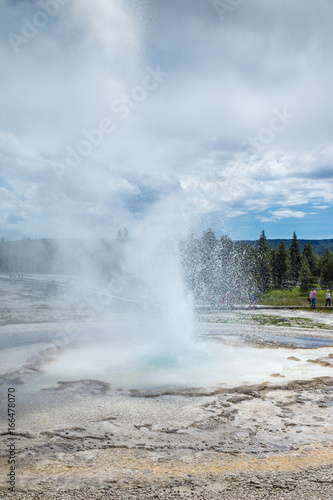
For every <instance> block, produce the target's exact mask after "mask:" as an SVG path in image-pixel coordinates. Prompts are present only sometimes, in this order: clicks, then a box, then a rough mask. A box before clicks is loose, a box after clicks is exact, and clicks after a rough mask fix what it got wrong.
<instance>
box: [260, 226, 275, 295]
mask: <svg viewBox="0 0 333 500" xmlns="http://www.w3.org/2000/svg"><path fill="white" fill-rule="evenodd" d="M257 248H258V264H257V284H258V288H259V290H260V291H261V292H267V291H268V290H269V288H270V286H271V283H272V268H271V251H270V248H269V243H268V241H267V238H266V235H265V231H262V232H261V235H260V238H259V240H258V243H257Z"/></svg>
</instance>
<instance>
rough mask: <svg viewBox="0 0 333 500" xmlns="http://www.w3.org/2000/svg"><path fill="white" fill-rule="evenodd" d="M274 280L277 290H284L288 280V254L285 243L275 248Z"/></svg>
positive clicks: (282, 242)
mask: <svg viewBox="0 0 333 500" xmlns="http://www.w3.org/2000/svg"><path fill="white" fill-rule="evenodd" d="M274 254H275V255H274V270H273V273H274V280H275V286H276V287H277V288H284V287H285V286H286V284H287V278H288V252H287V248H286V244H285V242H284V241H281V243H280V244H279V245H278V246H277V247H276V248H275V252H274Z"/></svg>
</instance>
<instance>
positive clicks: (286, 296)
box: [259, 286, 326, 307]
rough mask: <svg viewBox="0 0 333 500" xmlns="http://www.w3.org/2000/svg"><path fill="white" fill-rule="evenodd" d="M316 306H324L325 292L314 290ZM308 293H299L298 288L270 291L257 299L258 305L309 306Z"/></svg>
mask: <svg viewBox="0 0 333 500" xmlns="http://www.w3.org/2000/svg"><path fill="white" fill-rule="evenodd" d="M316 292H317V297H316V306H317V307H324V306H325V293H326V290H320V289H319V288H316ZM309 294H310V291H309V292H301V291H300V289H299V287H298V286H296V287H293V288H287V289H285V290H270V291H269V292H267V293H264V294H262V295H261V296H260V298H259V304H262V305H266V306H303V307H306V306H309V302H308V297H309Z"/></svg>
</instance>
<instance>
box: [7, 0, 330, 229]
mask: <svg viewBox="0 0 333 500" xmlns="http://www.w3.org/2000/svg"><path fill="white" fill-rule="evenodd" d="M224 4H228V2H227V1H226V2H224ZM234 4H235V2H231V3H230V4H229V5H230V9H226V10H225V7H224V11H223V12H221V7H220V6H221V3H220V4H219V3H218V2H214V1H212V2H210V1H206V0H191V1H189V0H169V1H167V2H163V1H162V2H155V1H153V0H136V1H125V0H112V2H110V1H108V0H96V1H94V2H90V1H89V0H39V1H37V0H36V1H28V0H22V1H13V0H12V1H10V0H5V1H4V2H3V6H2V17H1V21H0V23H1V35H0V36H1V39H0V42H1V45H0V57H1V60H2V74H3V76H2V78H1V80H0V96H1V97H0V99H1V110H2V113H1V117H0V196H1V204H2V210H1V215H0V228H1V231H0V232H1V234H2V235H4V236H6V237H19V236H36V237H37V236H88V235H96V236H105V235H107V236H112V235H114V234H115V233H116V231H117V230H118V228H119V227H121V226H124V225H127V226H129V228H130V229H131V228H133V231H135V228H136V226H137V225H138V224H139V225H140V224H142V221H149V220H154V221H155V220H158V215H157V214H162V217H161V220H163V224H167V223H168V221H169V224H170V225H174V220H178V221H179V228H180V227H181V225H182V224H183V223H184V221H186V222H191V221H192V220H196V218H200V217H202V216H206V217H210V216H211V217H218V218H219V220H221V221H229V222H228V223H231V224H232V223H235V224H237V220H239V219H240V218H242V217H244V215H246V217H248V219H247V220H250V221H251V220H253V221H255V220H257V221H261V222H263V223H264V222H265V221H266V222H268V221H271V222H274V223H275V224H276V225H278V224H279V223H280V222H281V221H282V220H285V219H286V220H287V219H288V221H289V222H291V223H292V221H293V220H294V221H297V220H300V219H303V220H304V221H306V220H308V218H309V217H310V216H311V214H313V213H314V212H318V210H321V212H322V213H324V212H323V211H324V208H323V207H331V205H332V198H333V185H332V184H333V182H332V165H333V147H332V143H331V130H332V125H333V123H332V121H333V113H332V106H333V104H332V99H331V88H332V79H333V67H332V64H333V63H332V57H331V55H332V47H333V34H332V29H331V24H330V19H332V14H333V5H332V3H331V2H330V1H329V0H319V1H318V2H316V3H315V4H314V3H313V2H310V1H309V0H302V1H301V0H295V1H294V2H292V3H291V2H288V1H287V0H272V1H270V2H269V3H268V2H265V0H253V1H251V2H245V1H244V2H239V5H237V6H235V5H234ZM177 214H178V216H177ZM170 221H172V222H170ZM230 221H231V222H230ZM176 225H177V224H176ZM221 227H222V228H223V223H221Z"/></svg>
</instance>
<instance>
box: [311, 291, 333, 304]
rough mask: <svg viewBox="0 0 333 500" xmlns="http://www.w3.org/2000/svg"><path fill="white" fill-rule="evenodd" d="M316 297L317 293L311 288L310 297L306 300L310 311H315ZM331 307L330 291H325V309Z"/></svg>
mask: <svg viewBox="0 0 333 500" xmlns="http://www.w3.org/2000/svg"><path fill="white" fill-rule="evenodd" d="M316 295H317V292H316V290H315V289H314V288H312V290H311V292H310V297H309V298H308V301H309V304H310V307H311V308H312V309H315V307H316ZM327 306H328V307H331V292H330V290H326V293H325V307H327Z"/></svg>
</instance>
